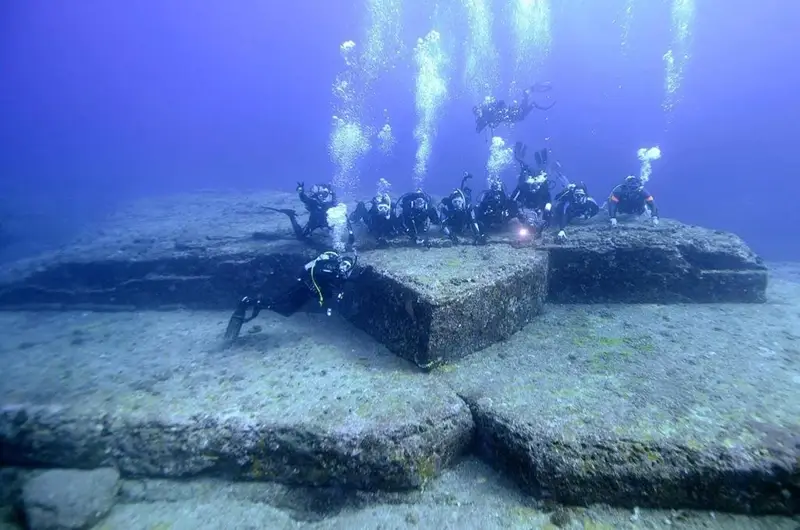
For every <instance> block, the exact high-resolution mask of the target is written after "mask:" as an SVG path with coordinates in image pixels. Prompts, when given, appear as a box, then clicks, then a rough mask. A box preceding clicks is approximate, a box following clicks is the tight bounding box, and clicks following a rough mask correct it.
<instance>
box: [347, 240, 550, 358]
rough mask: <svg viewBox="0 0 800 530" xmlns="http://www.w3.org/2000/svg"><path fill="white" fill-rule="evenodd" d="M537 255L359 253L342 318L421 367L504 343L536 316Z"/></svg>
mask: <svg viewBox="0 0 800 530" xmlns="http://www.w3.org/2000/svg"><path fill="white" fill-rule="evenodd" d="M547 262H548V257H547V254H546V253H544V252H538V251H534V250H532V249H530V248H513V247H511V246H507V245H493V246H485V247H474V246H464V247H450V248H434V249H430V250H424V249H419V248H392V249H387V250H376V251H370V252H367V253H365V254H364V255H363V256H362V257H361V258H360V263H361V264H362V265H364V267H365V269H364V271H363V272H362V273H361V276H360V277H359V281H358V282H357V284H356V285H357V287H356V288H357V293H355V296H354V299H355V300H356V301H357V305H356V306H355V307H353V308H352V309H351V311H350V313H349V315H348V318H349V319H350V320H351V322H353V323H354V324H355V325H356V326H358V327H359V328H361V329H363V330H365V331H366V332H368V333H369V334H370V335H372V336H373V337H374V338H375V339H376V340H378V341H379V342H381V343H382V344H384V345H385V346H386V347H387V348H388V349H389V350H391V351H393V352H394V353H396V354H397V355H399V356H401V357H403V358H406V359H408V360H410V361H412V362H414V363H415V364H417V365H418V366H420V367H422V368H431V367H434V366H436V365H438V364H441V363H445V362H448V361H453V360H456V359H459V358H461V357H464V356H466V355H469V354H471V353H473V352H475V351H478V350H481V349H483V348H485V347H487V346H489V345H491V344H494V343H497V342H499V341H502V340H505V339H507V338H509V337H510V336H511V335H513V334H514V333H516V332H517V331H519V330H520V329H521V328H522V327H523V326H525V325H526V324H528V323H530V322H531V320H532V319H533V318H534V317H535V316H536V315H538V314H539V313H540V312H541V311H542V307H543V305H544V302H545V297H546V293H547V270H548V265H547Z"/></svg>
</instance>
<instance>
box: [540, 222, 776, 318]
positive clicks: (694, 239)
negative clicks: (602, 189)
mask: <svg viewBox="0 0 800 530" xmlns="http://www.w3.org/2000/svg"><path fill="white" fill-rule="evenodd" d="M543 243H544V244H543V248H546V249H547V251H548V252H549V254H550V286H549V301H552V302H556V303H596V302H601V303H602V302H623V303H692V302H695V303H698V302H699V303H708V302H745V303H750V302H757V303H759V302H764V301H766V288H767V268H766V266H765V265H764V263H763V261H762V260H761V259H760V258H759V257H758V256H757V255H756V254H755V253H754V252H753V251H752V250H751V249H750V248H749V247H748V246H747V245H746V244H745V243H744V241H742V240H741V239H740V238H739V237H738V236H736V235H734V234H732V233H729V232H721V231H717V230H710V229H707V228H702V227H697V226H690V225H685V224H682V223H679V222H677V221H673V220H664V221H662V223H661V224H660V225H659V226H658V227H654V226H649V225H647V224H644V223H643V222H638V223H626V224H620V225H618V226H616V227H611V226H608V225H606V224H604V223H603V224H601V223H600V222H599V221H598V222H594V223H590V224H586V225H579V226H575V227H570V229H569V240H568V241H567V242H566V243H556V242H555V241H554V240H553V237H552V235H551V234H548V235H547V236H546V237H545V240H544V242H543Z"/></svg>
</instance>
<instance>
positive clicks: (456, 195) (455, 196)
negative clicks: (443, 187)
mask: <svg viewBox="0 0 800 530" xmlns="http://www.w3.org/2000/svg"><path fill="white" fill-rule="evenodd" d="M450 203H451V204H452V205H453V206H454V207H456V208H457V209H459V210H460V209H462V208H463V207H464V206H465V205H466V204H467V199H466V197H464V192H463V191H461V190H455V191H453V193H451V194H450Z"/></svg>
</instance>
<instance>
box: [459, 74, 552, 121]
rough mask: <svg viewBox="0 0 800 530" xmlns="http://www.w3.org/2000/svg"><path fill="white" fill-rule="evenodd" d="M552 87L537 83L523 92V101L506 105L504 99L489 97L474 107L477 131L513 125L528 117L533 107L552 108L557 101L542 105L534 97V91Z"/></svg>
mask: <svg viewBox="0 0 800 530" xmlns="http://www.w3.org/2000/svg"><path fill="white" fill-rule="evenodd" d="M550 89H552V87H551V86H550V84H549V83H536V84H534V85H532V86H530V87H529V88H526V89H525V91H524V92H523V93H522V101H519V102H517V101H514V102H512V103H511V105H506V102H505V101H504V100H502V99H495V98H493V97H491V96H489V97H487V98H486V99H484V101H483V103H481V104H480V105H476V106H475V107H473V108H472V113H473V114H474V115H475V131H476V132H479V133H480V132H482V131H483V130H484V129H485V128H486V127H489V129H496V128H497V127H499V126H500V125H501V124H503V123H507V124H509V125H511V124H513V123H518V122H521V121H523V120H524V119H525V118H527V117H528V115H529V114H530V113H531V112H532V111H533V109H539V110H549V109H551V108H552V107H553V105H555V102H553V103H551V104H550V105H547V106H542V105H539V104H538V103H536V102H535V101H533V99H532V95H533V94H534V93H537V92H547V91H549V90H550Z"/></svg>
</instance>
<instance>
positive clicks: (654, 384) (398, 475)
mask: <svg viewBox="0 0 800 530" xmlns="http://www.w3.org/2000/svg"><path fill="white" fill-rule="evenodd" d="M775 290H776V292H775V293H770V299H772V300H775V301H774V302H771V303H767V304H764V305H760V306H756V307H758V308H759V309H758V311H754V310H753V307H754V306H752V305H746V304H738V305H734V304H729V305H724V306H723V305H677V304H673V305H649V304H642V305H636V306H632V305H609V306H606V305H600V304H596V305H552V306H550V307H549V309H548V310H547V311H546V312H545V313H544V314H543V315H542V316H541V317H539V318H538V319H537V322H535V323H533V324H531V325H529V326H526V327H525V328H524V329H523V330H521V331H520V332H518V333H517V334H515V335H514V336H513V337H511V338H510V339H508V340H506V341H505V342H503V343H502V344H498V345H494V346H489V347H488V348H486V349H484V350H482V351H481V352H480V353H479V354H476V355H472V356H469V357H466V358H464V359H461V360H459V361H456V362H452V363H446V364H443V365H440V366H438V367H436V368H435V369H434V370H432V371H431V372H429V373H420V371H419V370H418V369H415V368H414V367H413V365H412V364H411V363H408V362H406V361H404V360H403V359H400V358H399V357H397V356H396V355H393V354H392V353H391V352H389V351H388V350H387V349H386V348H384V347H382V346H381V345H379V344H378V343H377V342H376V341H374V340H373V339H372V338H370V337H369V336H368V335H367V334H366V333H363V332H360V331H354V330H353V329H352V328H351V327H348V326H341V325H339V324H337V320H336V319H333V318H327V317H325V316H323V315H311V314H306V313H302V314H298V315H295V316H293V317H290V318H283V317H280V316H278V315H276V314H273V313H268V312H267V313H265V315H264V316H263V318H259V319H258V320H254V321H253V322H251V323H250V324H246V325H245V328H244V329H243V334H242V337H241V341H239V342H237V343H236V344H234V345H233V346H232V347H229V348H224V347H222V345H221V343H220V337H219V334H220V329H221V328H222V327H224V325H225V322H226V321H227V317H228V313H227V312H222V311H186V310H181V311H168V312H162V311H135V312H128V311H119V312H91V311H59V312H49V311H36V312H18V311H6V312H1V313H0V328H2V329H3V330H5V333H4V334H2V335H0V355H2V361H3V366H4V369H3V378H1V379H0V467H4V466H24V467H31V466H33V467H54V468H75V467H80V468H93V467H105V466H113V467H115V468H117V469H119V470H120V472H121V474H122V476H123V478H136V477H145V478H147V477H150V478H154V477H167V478H189V477H204V476H205V477H214V478H225V479H234V480H245V481H247V480H256V481H275V482H279V483H285V484H290V485H297V486H312V487H317V486H337V487H344V488H357V489H368V490H375V489H381V490H397V489H408V488H417V487H419V486H422V485H424V484H426V483H428V482H430V481H432V480H435V478H436V477H437V476H438V475H439V473H440V472H441V471H442V470H443V468H445V467H447V466H449V465H452V464H453V463H454V462H456V461H457V460H458V458H459V457H460V456H464V455H468V454H470V453H475V454H477V455H478V456H480V457H481V458H482V459H483V460H485V461H486V462H487V463H488V464H489V465H491V466H493V467H495V468H497V469H498V470H499V471H502V472H503V473H505V474H507V475H508V476H509V477H512V478H514V479H515V480H516V481H517V483H518V484H519V485H521V487H522V490H523V491H524V492H525V493H527V494H529V495H532V496H534V497H540V498H548V499H552V500H555V501H558V502H564V503H567V504H576V505H581V506H585V505H589V504H591V503H609V504H611V505H615V506H621V507H628V508H632V507H641V508H646V507H661V508H672V509H683V508H697V509H708V510H718V511H730V512H739V513H754V514H766V513H772V514H793V513H798V511H799V510H800V460H798V458H800V425H799V424H798V418H800V387H798V381H800V357H798V344H799V343H800V331H798V330H800V303H798V300H800V285H799V284H789V283H788V282H786V283H784V282H779V283H778V284H777V285H776V286H775ZM339 322H341V321H339Z"/></svg>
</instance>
